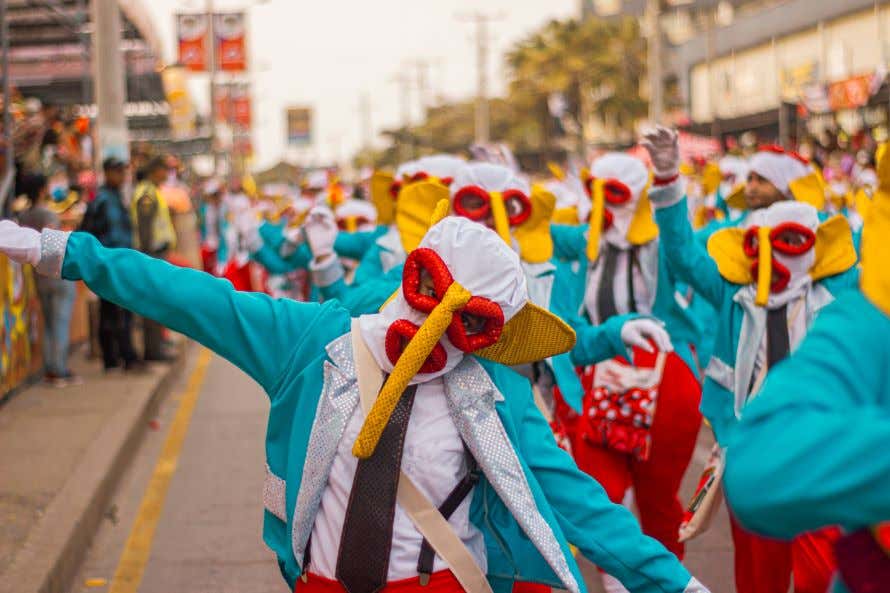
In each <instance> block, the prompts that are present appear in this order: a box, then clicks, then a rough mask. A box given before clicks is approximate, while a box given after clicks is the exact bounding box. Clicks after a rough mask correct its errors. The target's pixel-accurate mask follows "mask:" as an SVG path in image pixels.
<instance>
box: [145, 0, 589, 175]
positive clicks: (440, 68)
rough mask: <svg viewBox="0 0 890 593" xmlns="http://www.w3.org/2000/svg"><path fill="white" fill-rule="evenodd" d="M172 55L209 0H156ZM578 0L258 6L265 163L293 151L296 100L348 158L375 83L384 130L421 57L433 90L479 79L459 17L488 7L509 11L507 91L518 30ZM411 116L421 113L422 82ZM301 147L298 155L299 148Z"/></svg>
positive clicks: (466, 92)
mask: <svg viewBox="0 0 890 593" xmlns="http://www.w3.org/2000/svg"><path fill="white" fill-rule="evenodd" d="M145 4H146V5H147V6H149V10H150V11H151V12H152V13H153V15H154V17H155V21H156V24H157V27H158V30H159V32H160V36H161V39H162V40H163V43H164V49H165V52H166V55H165V56H164V57H165V59H166V60H168V61H171V62H172V61H175V59H176V50H175V39H174V30H173V15H174V13H176V12H177V11H183V12H198V11H200V10H202V9H203V7H204V6H205V1H204V0H150V1H146V3H145ZM215 4H216V7H215V8H216V10H225V9H237V8H239V7H244V6H247V5H248V4H249V2H248V1H247V0H242V1H240V2H239V1H237V0H235V1H226V0H217V1H216V2H215ZM577 6H578V0H314V1H312V2H306V1H303V0H266V1H265V2H254V7H253V8H251V9H249V15H250V17H249V38H248V43H249V44H250V55H251V61H252V63H251V66H252V68H253V73H252V74H251V80H252V82H253V118H254V149H255V152H256V157H257V161H256V165H257V166H258V167H265V166H268V165H270V164H274V163H275V162H277V161H278V160H279V159H280V158H281V157H282V156H284V155H285V154H286V152H285V151H286V139H285V134H286V130H285V123H284V111H285V108H286V107H287V106H288V105H311V106H312V107H313V108H314V110H315V120H314V129H313V134H314V147H313V151H312V152H311V153H310V154H305V155H299V156H303V157H305V158H311V157H314V158H315V159H318V160H319V161H327V162H329V161H330V160H346V159H348V158H349V157H351V156H352V154H353V153H354V152H355V151H356V150H357V149H358V147H359V146H360V145H361V142H362V136H363V132H362V119H361V115H360V114H361V109H360V103H361V96H362V94H363V93H367V95H368V96H369V97H370V104H371V123H372V126H373V130H374V131H375V133H376V132H377V131H379V130H380V129H383V128H386V127H391V126H394V125H396V124H398V123H399V122H400V119H401V116H400V113H401V112H400V102H399V101H400V99H399V85H398V84H397V83H396V82H394V81H393V80H392V79H393V78H394V77H395V76H396V75H398V74H399V72H404V73H408V74H410V75H411V76H412V78H416V70H417V68H416V66H412V65H410V64H409V63H410V62H411V61H412V60H418V59H423V60H428V61H430V62H431V63H432V66H431V67H430V70H429V77H430V80H429V86H430V90H431V92H432V93H435V94H441V95H444V96H445V97H447V98H450V99H458V98H468V97H471V96H473V94H474V92H475V88H476V53H475V42H474V29H473V26H472V25H471V24H469V23H464V22H461V21H459V20H458V18H457V17H458V16H459V15H462V14H471V13H473V12H474V11H477V12H478V11H482V12H485V13H488V14H492V15H496V16H499V17H500V20H498V21H497V22H495V23H493V24H492V25H491V27H490V32H491V35H492V42H491V54H490V60H489V72H490V77H491V81H492V93H493V94H498V93H501V92H502V91H503V87H504V84H503V74H504V69H503V66H502V64H503V59H502V56H503V53H504V50H505V49H506V48H507V47H508V46H509V45H510V44H511V43H512V42H515V41H516V40H517V39H519V38H521V37H522V36H524V35H525V34H527V33H529V32H530V31H533V30H534V29H535V28H537V27H538V26H539V25H541V24H542V23H544V22H546V21H547V20H549V19H552V18H564V17H567V16H573V15H574V14H575V13H576V12H577ZM193 82H194V86H195V87H196V88H197V89H199V90H200V91H201V96H199V94H198V93H197V92H196V93H195V94H196V96H195V101H196V103H198V105H199V108H200V109H202V110H203V109H205V108H206V104H207V99H206V91H205V89H206V78H205V79H204V82H203V84H201V83H200V79H196V80H194V81H193ZM409 100H410V105H411V113H412V117H413V118H414V120H415V121H417V120H418V119H419V116H420V107H419V99H418V95H417V92H416V88H412V91H411V94H410V98H409ZM294 156H298V155H294Z"/></svg>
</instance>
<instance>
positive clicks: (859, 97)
mask: <svg viewBox="0 0 890 593" xmlns="http://www.w3.org/2000/svg"><path fill="white" fill-rule="evenodd" d="M871 80H872V75H871V74H866V75H864V76H855V77H853V78H848V79H847V80H842V81H841V82H835V83H833V84H830V85H828V104H829V106H830V107H831V110H832V111H840V110H841V109H856V108H858V107H862V106H864V105H867V104H868V99H869V97H871V91H870V88H871Z"/></svg>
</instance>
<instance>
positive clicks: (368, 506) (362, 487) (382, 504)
mask: <svg viewBox="0 0 890 593" xmlns="http://www.w3.org/2000/svg"><path fill="white" fill-rule="evenodd" d="M416 392H417V386H416V385H410V386H409V387H408V388H407V389H406V390H405V392H404V393H403V394H402V397H401V398H400V399H399V402H398V404H396V408H395V410H394V411H393V413H392V415H391V416H390V417H389V422H388V423H387V424H386V428H384V429H383V434H382V435H381V437H380V441H379V442H378V444H377V448H376V449H375V450H374V454H373V455H371V457H369V458H368V459H362V460H360V461H359V462H358V468H357V469H356V471H355V478H354V479H353V481H352V492H350V494H349V504H348V506H347V507H346V518H345V520H344V522H343V531H342V533H341V534H340V552H339V554H338V555H337V580H339V581H340V583H342V584H343V586H344V587H345V588H346V590H347V591H348V592H349V593H375V592H376V591H379V590H380V589H381V588H383V586H384V585H386V576H387V572H388V570H389V552H390V549H391V547H392V527H393V519H394V517H395V512H396V493H397V492H398V487H399V469H400V468H401V465H402V448H403V446H404V444H405V433H406V432H407V430H408V419H409V418H410V417H411V406H412V405H413V404H414V395H415V393H416Z"/></svg>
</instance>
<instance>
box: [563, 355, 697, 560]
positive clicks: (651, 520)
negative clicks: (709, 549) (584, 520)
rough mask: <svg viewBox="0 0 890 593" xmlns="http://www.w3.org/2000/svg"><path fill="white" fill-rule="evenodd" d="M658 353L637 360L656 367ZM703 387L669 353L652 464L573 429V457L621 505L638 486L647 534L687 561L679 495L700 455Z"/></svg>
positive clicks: (636, 492)
mask: <svg viewBox="0 0 890 593" xmlns="http://www.w3.org/2000/svg"><path fill="white" fill-rule="evenodd" d="M655 357H656V355H655V354H649V353H647V352H643V351H641V350H636V351H635V353H634V359H635V361H636V363H637V364H638V365H640V366H644V367H652V366H654V365H655ZM700 401H701V385H700V384H699V383H698V380H697V379H696V378H695V375H694V374H693V373H692V371H691V370H689V367H688V366H686V363H685V362H683V359H681V358H680V357H679V356H677V355H676V354H673V353H672V354H670V355H669V356H668V358H667V362H666V364H665V367H664V376H663V379H662V382H661V388H660V391H659V395H658V402H657V404H656V411H655V417H654V419H653V423H652V431H651V437H652V449H651V451H650V454H649V459H647V460H646V461H638V460H637V459H636V458H635V457H633V456H631V455H627V454H624V453H618V452H615V451H612V450H609V449H605V448H603V447H601V446H599V445H598V444H594V443H592V442H590V440H588V439H587V438H585V437H586V435H585V434H584V433H583V429H579V427H580V426H582V425H583V422H582V423H581V424H575V425H574V428H572V429H570V430H569V435H568V437H569V440H570V442H571V445H572V454H573V455H574V457H575V462H576V463H577V464H578V467H579V468H581V470H583V471H584V472H586V473H588V474H590V475H591V476H593V478H595V479H596V481H597V482H599V483H600V484H601V485H602V487H603V488H605V490H606V493H607V494H608V495H609V499H610V500H611V501H612V502H614V503H616V504H620V503H621V500H622V499H623V498H624V493H625V491H626V490H627V489H628V488H629V487H633V489H634V495H635V498H636V503H637V508H638V509H639V512H640V523H641V526H642V528H643V532H644V533H645V534H646V535H649V536H651V537H653V538H655V539H657V540H658V541H660V542H661V543H662V544H663V545H664V547H666V548H667V549H668V550H670V551H671V552H673V553H674V554H675V555H676V556H677V557H678V558H680V559H681V560H682V559H683V555H684V552H685V546H684V545H683V544H681V543H680V542H678V541H677V537H678V534H677V532H678V530H679V528H680V523H681V522H682V520H683V510H684V506H683V505H682V504H681V503H680V500H679V498H678V497H677V493H678V491H679V489H680V482H681V481H682V479H683V474H684V473H685V472H686V467H687V466H688V465H689V461H690V459H691V458H692V453H693V451H694V450H695V441H696V439H697V438H698V431H699V428H700V427H701V413H700V412H699V410H698V406H699V403H700Z"/></svg>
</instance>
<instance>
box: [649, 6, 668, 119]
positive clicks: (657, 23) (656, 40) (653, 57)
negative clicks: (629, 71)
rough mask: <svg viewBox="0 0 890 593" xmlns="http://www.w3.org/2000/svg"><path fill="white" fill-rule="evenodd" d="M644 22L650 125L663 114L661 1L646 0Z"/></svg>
mask: <svg viewBox="0 0 890 593" xmlns="http://www.w3.org/2000/svg"><path fill="white" fill-rule="evenodd" d="M646 20H647V23H648V29H649V51H648V60H649V120H650V121H651V122H652V123H660V122H661V118H662V116H663V114H664V75H663V65H664V56H663V53H664V52H663V48H664V46H663V39H662V33H661V0H646Z"/></svg>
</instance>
